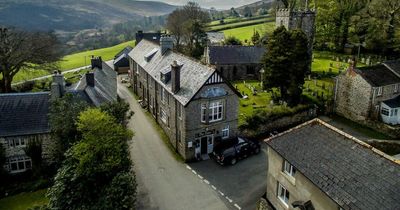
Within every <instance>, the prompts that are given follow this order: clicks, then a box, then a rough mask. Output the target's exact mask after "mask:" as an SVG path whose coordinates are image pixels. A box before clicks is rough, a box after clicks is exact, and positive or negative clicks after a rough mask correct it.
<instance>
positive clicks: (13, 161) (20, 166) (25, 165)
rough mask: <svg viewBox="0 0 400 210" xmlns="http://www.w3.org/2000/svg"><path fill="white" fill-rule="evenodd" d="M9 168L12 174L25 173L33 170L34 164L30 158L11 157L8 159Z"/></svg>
mask: <svg viewBox="0 0 400 210" xmlns="http://www.w3.org/2000/svg"><path fill="white" fill-rule="evenodd" d="M8 167H9V170H10V171H11V172H12V173H13V172H14V173H15V172H23V171H26V170H28V169H30V168H32V162H31V159H30V158H29V157H24V156H18V157H11V158H9V159H8Z"/></svg>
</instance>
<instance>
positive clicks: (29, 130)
mask: <svg viewBox="0 0 400 210" xmlns="http://www.w3.org/2000/svg"><path fill="white" fill-rule="evenodd" d="M92 70H93V71H92V72H90V73H87V74H85V75H84V76H83V77H82V78H81V80H80V81H79V82H78V83H76V84H74V85H72V86H71V87H66V85H65V80H64V76H63V75H62V74H60V73H55V74H54V75H53V82H52V84H51V91H50V92H40V93H11V94H0V144H3V147H4V148H5V151H6V164H5V166H4V167H5V169H6V170H7V171H8V172H9V173H11V174H15V173H20V172H24V171H27V170H29V169H31V167H32V161H31V158H30V157H28V156H27V155H26V154H25V151H24V148H26V146H27V145H28V143H29V141H31V140H34V139H35V140H40V141H42V147H43V157H44V159H47V158H48V157H49V156H51V151H52V147H53V145H54V144H53V142H52V140H51V136H50V125H49V118H48V114H49V107H50V99H52V98H53V99H56V98H59V97H63V96H64V95H65V94H67V93H70V94H75V95H78V96H79V97H80V98H81V99H82V100H85V101H86V102H88V103H89V104H92V105H94V106H100V105H101V104H103V103H109V102H112V101H115V100H117V75H116V73H115V71H114V70H113V69H112V68H111V67H110V64H107V63H105V62H102V61H101V58H93V59H92Z"/></svg>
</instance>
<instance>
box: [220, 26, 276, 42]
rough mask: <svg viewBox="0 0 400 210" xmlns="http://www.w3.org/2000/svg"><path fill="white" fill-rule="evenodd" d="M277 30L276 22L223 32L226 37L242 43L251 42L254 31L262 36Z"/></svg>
mask: <svg viewBox="0 0 400 210" xmlns="http://www.w3.org/2000/svg"><path fill="white" fill-rule="evenodd" d="M274 29H275V22H268V23H261V24H257V25H252V26H246V27H239V28H234V29H228V30H223V31H222V32H224V34H225V36H226V37H228V36H234V37H236V38H238V39H240V40H241V41H245V40H248V41H250V40H251V37H252V36H253V34H254V30H256V31H258V33H260V35H264V34H266V33H270V32H272V31H274Z"/></svg>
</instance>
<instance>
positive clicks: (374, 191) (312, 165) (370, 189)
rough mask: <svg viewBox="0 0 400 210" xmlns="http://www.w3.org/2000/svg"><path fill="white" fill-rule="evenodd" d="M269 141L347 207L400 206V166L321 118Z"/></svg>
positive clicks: (347, 209)
mask: <svg viewBox="0 0 400 210" xmlns="http://www.w3.org/2000/svg"><path fill="white" fill-rule="evenodd" d="M266 143H267V144H268V145H269V146H270V148H272V149H273V150H275V151H276V152H277V153H279V154H280V155H281V156H282V157H283V158H284V159H286V160H287V161H288V162H290V163H291V164H292V165H293V166H294V167H295V168H296V169H297V171H299V172H301V173H302V174H303V175H304V176H305V177H307V178H308V179H309V180H310V181H311V182H312V183H313V184H314V185H315V186H317V187H318V188H319V189H321V191H322V192H324V193H325V194H326V195H327V196H329V197H330V198H331V199H332V200H333V201H335V202H336V203H337V204H338V205H339V206H341V207H342V208H343V209H345V210H350V209H351V210H354V209H357V210H371V209H380V210H394V209H400V165H399V164H398V163H395V162H394V160H393V159H391V157H388V156H387V155H385V154H383V153H382V152H380V151H377V150H376V149H373V148H372V147H371V146H369V145H368V144H365V143H363V142H361V141H359V140H357V139H355V138H354V137H352V136H350V135H348V134H346V133H344V132H342V131H340V130H338V129H336V128H334V127H333V126H331V125H328V124H326V123H325V122H323V121H321V120H319V119H315V120H312V121H309V122H307V123H305V124H303V125H300V126H298V127H296V128H293V129H291V130H289V131H287V132H284V133H282V134H279V135H277V136H275V137H272V138H270V139H267V140H266Z"/></svg>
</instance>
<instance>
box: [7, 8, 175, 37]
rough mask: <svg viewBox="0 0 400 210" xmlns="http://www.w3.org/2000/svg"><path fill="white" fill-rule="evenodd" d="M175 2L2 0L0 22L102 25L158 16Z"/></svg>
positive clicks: (42, 26) (41, 26) (66, 27)
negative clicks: (170, 3)
mask: <svg viewBox="0 0 400 210" xmlns="http://www.w3.org/2000/svg"><path fill="white" fill-rule="evenodd" d="M175 8H176V6H172V5H169V4H166V3H161V2H153V1H133V0H5V1H4V0H3V1H1V2H0V17H1V18H0V25H7V26H14V27H20V28H24V29H29V30H60V31H77V30H82V29H91V28H103V27H107V26H110V25H112V24H115V23H121V22H126V21H128V20H133V19H137V18H140V17H143V16H159V15H165V14H168V13H170V12H172V11H173V10H174V9H175Z"/></svg>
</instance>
